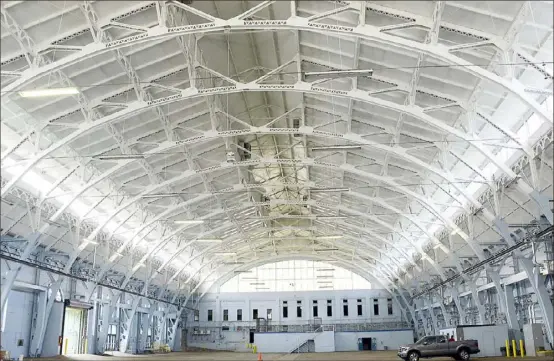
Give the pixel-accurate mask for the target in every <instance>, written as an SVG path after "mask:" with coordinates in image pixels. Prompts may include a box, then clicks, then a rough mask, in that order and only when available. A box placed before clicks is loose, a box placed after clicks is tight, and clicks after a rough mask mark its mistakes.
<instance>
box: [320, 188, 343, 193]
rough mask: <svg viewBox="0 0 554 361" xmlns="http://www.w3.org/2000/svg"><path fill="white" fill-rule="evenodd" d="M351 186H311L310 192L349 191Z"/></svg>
mask: <svg viewBox="0 0 554 361" xmlns="http://www.w3.org/2000/svg"><path fill="white" fill-rule="evenodd" d="M348 191H350V188H310V192H322V193H323V192H348Z"/></svg>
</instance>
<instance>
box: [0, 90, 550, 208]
mask: <svg viewBox="0 0 554 361" xmlns="http://www.w3.org/2000/svg"><path fill="white" fill-rule="evenodd" d="M214 90H215V91H214V93H212V94H215V93H232V92H239V91H257V90H266V91H267V90H274V91H282V90H289V91H299V92H316V93H324V94H327V95H329V93H331V94H332V95H338V96H343V97H353V98H354V99H355V100H358V101H361V102H370V103H374V104H377V105H380V106H383V107H386V108H389V109H393V110H396V111H401V112H407V113H409V114H410V115H412V116H414V117H416V118H419V119H421V120H423V121H426V122H428V123H429V124H432V125H433V126H436V127H437V128H440V129H442V130H444V131H446V132H448V133H449V134H452V135H454V136H456V137H458V138H460V139H463V140H466V141H468V142H469V144H471V145H472V146H473V147H475V148H476V149H477V150H478V151H479V152H480V153H481V154H483V155H484V156H485V157H487V158H488V159H489V160H491V161H492V162H493V163H494V164H495V165H496V166H497V167H498V168H499V169H500V170H501V171H502V172H503V173H504V174H506V175H507V176H508V177H509V178H511V179H514V178H516V174H515V173H514V172H513V171H512V170H511V169H510V168H509V167H508V166H506V164H505V163H503V162H502V161H500V160H499V159H498V158H497V157H496V156H495V155H493V154H492V153H491V152H490V151H489V150H487V149H486V148H485V147H483V146H481V145H479V144H475V143H474V142H472V141H474V140H475V139H476V138H475V137H473V138H470V137H469V136H468V135H467V134H465V133H463V132H461V131H459V130H457V129H455V128H452V127H450V126H447V125H445V124H444V123H443V122H440V121H438V120H436V119H434V118H432V117H430V116H428V115H427V114H425V113H424V112H423V110H422V109H421V108H419V109H418V107H415V106H409V107H407V106H401V105H398V104H395V103H392V102H388V101H384V100H381V99H378V98H372V97H370V96H369V95H367V94H366V93H364V92H362V91H360V90H357V89H354V90H351V91H339V90H336V91H333V90H329V89H325V88H319V87H313V86H312V85H310V84H309V83H305V82H299V83H297V84H295V85H279V84H274V85H264V84H262V85H260V84H254V83H248V84H241V85H240V86H236V85H234V86H230V87H219V88H214ZM200 93H202V90H197V89H191V88H189V89H187V90H184V91H182V93H181V97H176V96H175V95H172V96H169V97H166V98H162V99H158V100H156V101H154V102H155V104H156V105H157V104H158V103H157V102H158V101H159V102H161V103H170V102H174V101H177V100H179V99H183V96H184V97H185V98H186V97H194V96H198V95H199V94H200ZM177 95H179V94H177ZM148 103H149V102H142V101H136V102H133V103H131V104H130V105H129V107H128V108H127V109H124V110H122V111H120V112H116V113H113V114H111V115H109V116H106V117H104V118H101V119H98V120H96V121H94V122H86V123H83V125H82V126H80V127H79V130H77V131H75V132H74V133H72V134H70V135H68V136H67V137H65V138H64V139H61V140H60V141H58V142H57V143H55V144H53V145H52V146H50V147H49V148H47V149H45V150H43V151H42V152H40V153H38V154H37V155H36V156H35V157H34V158H33V159H32V160H30V161H29V162H28V163H27V165H25V167H24V169H23V170H22V171H21V172H19V173H18V174H17V175H16V176H14V177H13V178H12V179H11V180H10V181H9V182H8V183H7V184H6V185H5V186H4V187H3V188H2V191H1V194H0V195H4V194H5V193H6V192H7V191H9V189H10V188H11V187H13V185H14V184H15V183H16V182H17V181H19V179H20V178H21V177H22V176H23V175H24V174H25V173H26V172H27V171H28V170H30V169H31V168H32V167H33V166H34V165H35V164H37V163H38V162H39V161H40V160H41V159H42V158H44V157H46V156H47V155H49V154H50V153H51V152H53V151H54V150H56V149H58V148H59V147H61V146H63V145H64V144H66V143H67V142H70V141H73V140H75V139H76V138H77V137H78V136H80V135H82V134H84V133H86V132H88V131H90V130H92V129H94V128H96V127H97V126H100V125H102V124H107V123H110V122H112V121H115V120H118V119H120V118H122V117H127V116H129V115H132V114H135V113H138V112H141V111H143V110H144V109H148V108H150V107H151V106H152V104H148ZM253 129H256V130H258V129H260V128H253ZM262 129H263V127H262ZM271 129H273V128H267V131H268V132H272V131H271ZM273 132H275V130H274V131H273ZM277 132H278V131H277ZM217 133H218V134H220V135H227V136H230V135H238V134H242V133H243V131H227V132H215V131H212V132H211V134H213V136H216V134H217ZM312 133H314V134H321V135H325V133H326V132H321V131H314V130H312ZM207 134H210V131H208V132H207ZM198 138H202V137H200V136H199V137H196V139H195V138H193V139H192V140H191V139H190V138H189V139H188V140H184V141H179V142H176V144H178V145H179V144H180V145H184V144H188V143H190V142H192V141H194V140H198ZM350 138H351V140H352V141H356V140H361V137H360V136H358V137H357V138H358V139H356V136H354V135H352V136H351V137H350ZM166 147H167V146H166ZM522 150H524V151H525V152H526V153H527V154H533V150H532V149H531V148H530V147H528V146H524V147H523V148H522ZM158 151H159V150H158ZM151 152H152V151H151ZM146 154H148V152H147V153H146ZM125 164H126V163H125ZM516 185H517V187H518V188H519V189H520V191H521V192H522V193H524V194H525V195H530V196H532V197H533V198H534V199H535V198H537V197H538V195H537V192H536V191H535V190H534V189H533V188H532V187H531V186H529V185H528V184H527V183H525V182H523V180H519V181H518V182H517V183H516ZM537 202H539V200H537ZM551 218H552V217H551Z"/></svg>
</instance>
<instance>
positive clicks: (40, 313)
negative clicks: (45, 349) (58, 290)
mask: <svg viewBox="0 0 554 361" xmlns="http://www.w3.org/2000/svg"><path fill="white" fill-rule="evenodd" d="M55 297H56V294H54V293H52V295H51V297H50V298H55ZM47 298H48V291H46V292H40V293H39V294H38V295H37V303H36V307H35V309H34V310H33V311H34V312H33V322H32V327H33V331H32V337H31V344H30V345H29V354H30V355H31V357H33V356H36V357H40V351H39V349H38V338H37V337H35V336H36V335H35V330H41V329H43V328H46V323H47V322H48V320H47V319H45V317H44V314H45V311H46V307H47V302H48V300H47Z"/></svg>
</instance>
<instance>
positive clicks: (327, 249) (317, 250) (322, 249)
mask: <svg viewBox="0 0 554 361" xmlns="http://www.w3.org/2000/svg"><path fill="white" fill-rule="evenodd" d="M338 250H339V249H338V248H318V249H314V251H316V252H330V251H338Z"/></svg>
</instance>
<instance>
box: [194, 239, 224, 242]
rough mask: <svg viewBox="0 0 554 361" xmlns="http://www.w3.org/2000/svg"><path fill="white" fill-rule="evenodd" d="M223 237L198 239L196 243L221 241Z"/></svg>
mask: <svg viewBox="0 0 554 361" xmlns="http://www.w3.org/2000/svg"><path fill="white" fill-rule="evenodd" d="M221 242H223V240H222V239H197V240H196V243H221Z"/></svg>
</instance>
